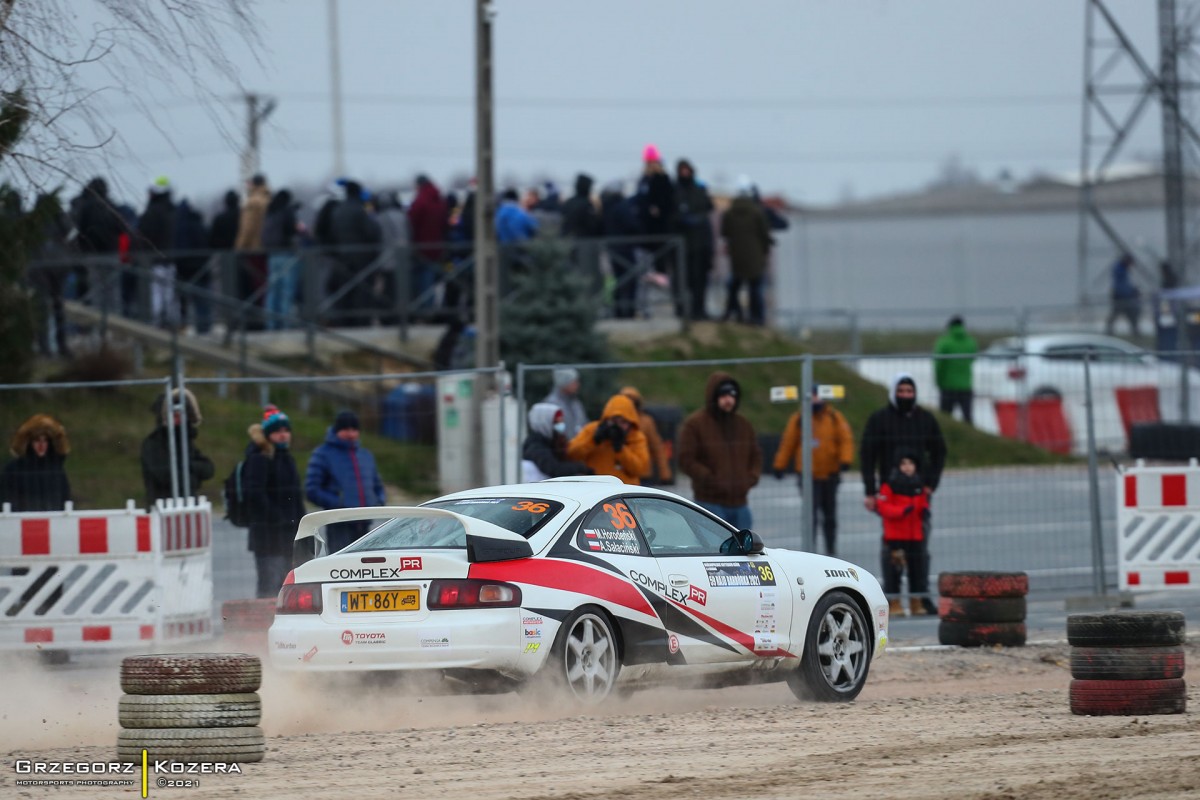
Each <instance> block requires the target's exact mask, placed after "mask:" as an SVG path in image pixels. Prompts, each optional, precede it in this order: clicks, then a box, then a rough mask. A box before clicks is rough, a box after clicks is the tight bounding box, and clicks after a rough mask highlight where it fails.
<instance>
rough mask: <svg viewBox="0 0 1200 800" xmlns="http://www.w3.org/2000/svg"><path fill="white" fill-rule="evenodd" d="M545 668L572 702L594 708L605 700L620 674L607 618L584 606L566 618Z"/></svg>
mask: <svg viewBox="0 0 1200 800" xmlns="http://www.w3.org/2000/svg"><path fill="white" fill-rule="evenodd" d="M545 668H546V669H549V670H550V672H549V673H548V674H549V676H550V677H551V678H552V679H553V680H554V681H555V683H557V684H558V685H559V686H561V687H562V688H563V689H565V690H566V692H567V695H568V696H569V697H570V698H571V699H572V700H573V701H575V702H576V703H579V704H581V705H588V706H594V705H599V704H600V703H602V702H604V701H605V700H607V699H608V698H609V696H610V695H612V694H613V689H614V686H615V684H616V682H617V674H618V673H619V672H620V671H621V657H620V652H619V648H618V646H617V635H616V633H615V632H614V631H613V627H612V625H611V624H610V623H609V621H608V618H607V617H605V616H604V614H603V613H602V612H601V611H600V610H599V609H595V608H588V607H584V608H581V609H579V610H577V611H576V612H575V613H573V614H572V615H571V616H569V617H567V621H566V622H564V623H563V626H562V628H561V629H560V630H559V632H558V636H557V637H556V638H555V640H554V647H552V648H551V649H550V660H549V662H548V663H547V664H546V666H545Z"/></svg>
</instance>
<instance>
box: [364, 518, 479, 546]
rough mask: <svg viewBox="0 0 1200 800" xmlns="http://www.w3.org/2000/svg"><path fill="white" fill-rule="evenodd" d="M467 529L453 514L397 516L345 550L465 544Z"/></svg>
mask: <svg viewBox="0 0 1200 800" xmlns="http://www.w3.org/2000/svg"><path fill="white" fill-rule="evenodd" d="M466 546H467V530H466V528H464V527H463V524H462V523H461V522H459V521H458V520H456V519H454V518H453V517H396V518H395V519H390V520H388V521H387V522H385V523H383V524H382V525H380V526H379V527H378V528H376V529H375V530H373V531H371V532H370V533H368V534H367V535H366V536H364V537H362V538H361V539H359V540H358V541H357V542H354V543H353V544H351V545H350V546H349V547H347V548H346V549H345V550H344V551H342V552H350V551H353V552H363V551H366V550H405V549H410V548H419V549H422V550H427V549H430V548H441V547H458V548H462V547H466Z"/></svg>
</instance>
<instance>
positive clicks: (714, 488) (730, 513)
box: [679, 372, 762, 530]
mask: <svg viewBox="0 0 1200 800" xmlns="http://www.w3.org/2000/svg"><path fill="white" fill-rule="evenodd" d="M741 394H742V388H741V386H739V385H738V382H737V381H735V380H734V379H733V376H731V375H729V374H728V373H725V372H714V373H713V374H712V375H710V376H708V384H707V385H706V386H705V389H704V408H702V409H700V410H698V411H695V412H693V413H692V414H690V415H689V416H688V418H687V419H685V420H684V421H683V425H682V426H681V427H680V429H679V469H680V471H682V472H683V473H684V474H686V475H687V476H688V477H689V478H691V479H692V496H693V497H694V498H695V500H696V503H697V504H699V505H700V506H703V507H704V508H705V509H707V510H708V511H711V512H712V513H714V514H716V515H717V516H718V517H720V518H721V519H723V520H725V521H726V522H728V523H729V524H730V525H734V526H736V527H737V528H738V529H739V530H744V529H747V528H750V527H751V525H752V524H753V518H752V517H751V514H750V505H749V502H748V500H747V496H748V495H749V493H750V489H751V488H752V487H754V486H755V485H756V484H757V483H758V478H759V475H761V474H762V450H761V449H759V446H758V436H757V435H756V434H755V433H754V427H753V426H751V425H750V422H749V421H748V420H747V419H746V418H745V417H743V416H742V415H741V414H739V413H737V409H738V404H739V403H740V399H741Z"/></svg>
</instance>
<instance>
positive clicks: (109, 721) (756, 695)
mask: <svg viewBox="0 0 1200 800" xmlns="http://www.w3.org/2000/svg"><path fill="white" fill-rule="evenodd" d="M1068 655H1069V649H1068V647H1067V646H1066V645H1065V644H1061V645H1059V644H1055V645H1038V646H1030V647H1025V648H1016V649H1009V650H936V649H935V650H923V651H916V652H895V651H893V652H889V653H887V654H886V655H884V656H882V657H880V658H878V659H877V660H876V661H875V664H874V666H873V669H872V673H871V677H870V680H869V682H868V685H867V688H866V689H865V690H864V691H863V693H862V695H861V696H860V697H859V699H858V700H857V701H855V702H854V703H851V704H845V705H826V704H814V703H799V702H796V701H795V700H794V699H793V697H792V695H791V693H790V692H789V691H788V689H787V688H786V687H785V686H784V685H783V684H769V685H764V686H754V687H743V688H736V689H723V690H703V691H702V690H688V691H684V690H657V691H652V692H643V693H639V694H636V695H634V696H633V698H632V699H629V700H625V701H621V702H615V703H613V704H612V705H611V706H607V707H604V708H603V709H601V710H598V711H596V710H594V711H589V712H587V713H586V714H581V713H579V712H578V711H574V710H572V709H570V708H569V707H566V706H565V705H564V704H563V703H561V702H555V701H553V700H543V701H540V702H539V701H532V702H531V701H530V700H528V699H525V698H521V697H519V696H517V695H515V694H505V695H493V696H486V697H467V696H462V695H431V694H427V693H416V692H414V691H413V690H412V689H411V688H404V687H400V686H395V685H390V686H389V685H379V684H370V685H368V684H364V683H363V682H361V681H359V680H356V679H355V680H350V681H346V680H341V683H340V685H338V686H334V685H333V684H332V681H330V682H327V683H323V684H322V683H318V684H312V683H305V684H297V683H295V682H293V681H291V680H288V679H285V678H282V677H280V676H276V675H271V674H268V676H267V677H266V680H265V681H264V686H263V689H262V696H263V703H264V708H265V715H264V720H263V727H264V728H265V730H266V732H267V735H268V740H267V746H268V752H267V756H266V759H265V760H264V761H263V762H262V763H260V764H248V765H245V766H244V768H243V769H244V773H243V774H242V775H203V776H191V777H192V778H193V779H196V780H198V782H199V786H198V787H194V788H187V789H184V788H178V789H177V788H158V787H157V786H155V785H154V778H155V776H153V775H152V776H151V787H150V795H151V796H153V797H164V796H167V795H170V794H176V795H177V796H182V797H186V798H201V797H234V796H239V797H253V798H256V799H258V798H261V799H262V800H270V799H271V798H289V800H294V798H298V797H317V796H325V797H330V796H332V797H353V798H356V800H359V799H362V800H365V799H366V798H397V797H405V798H407V797H413V798H416V797H421V798H427V797H437V796H443V795H450V796H456V797H463V796H465V797H470V798H472V799H473V800H500V798H555V800H584V799H585V798H607V797H614V798H615V797H624V798H652V797H653V798H658V797H661V796H670V797H702V798H706V800H719V799H720V798H745V797H755V798H795V797H805V796H813V797H821V798H875V797H878V798H923V799H925V798H955V799H956V800H963V799H966V798H977V799H979V800H983V798H988V799H989V800H1000V799H1002V798H1014V799H1015V798H1021V799H1022V800H1050V798H1055V799H1056V800H1057V799H1058V798H1128V797H1144V798H1185V797H1188V798H1190V797H1195V796H1197V793H1200V721H1198V719H1197V716H1196V714H1194V713H1189V714H1182V715H1172V716H1150V717H1096V718H1090V717H1078V716H1073V715H1072V714H1071V713H1070V711H1069V709H1068V704H1067V687H1068V683H1069V681H1070V675H1069V672H1068V668H1067V659H1068ZM1187 658H1188V661H1189V663H1192V664H1195V663H1200V662H1198V661H1197V659H1200V643H1198V642H1197V641H1196V640H1192V641H1191V643H1189V645H1188V651H1187ZM4 667H5V670H4V675H5V678H4V680H5V685H4V690H3V700H2V701H0V711H2V715H0V716H2V717H3V719H0V753H2V754H3V760H4V762H6V763H5V767H4V771H3V772H2V773H0V797H32V798H37V797H45V796H53V797H60V796H84V795H88V796H92V797H137V796H138V794H139V789H140V787H122V788H116V787H108V788H98V787H94V786H70V787H62V786H60V787H53V788H49V787H22V786H17V785H16V784H15V780H16V779H17V778H19V777H21V776H18V775H16V774H15V768H14V765H15V763H16V761H17V760H18V759H26V758H30V759H35V760H42V761H53V760H67V761H73V762H78V761H93V760H94V761H104V760H107V759H109V758H111V757H112V755H113V753H114V743H115V740H116V734H117V725H116V705H117V699H118V697H119V695H120V689H119V686H118V685H117V684H118V681H117V672H116V662H113V663H110V664H99V665H97V664H92V665H87V664H85V665H83V666H80V667H76V668H67V669H48V668H44V667H41V666H39V665H37V664H36V663H34V662H29V661H26V662H9V663H6V664H5V665H4ZM1198 702H1200V693H1198V691H1197V690H1196V689H1195V688H1190V691H1189V707H1190V708H1192V709H1195V708H1197V707H1198V706H1197V703H1198ZM177 777H182V776H177Z"/></svg>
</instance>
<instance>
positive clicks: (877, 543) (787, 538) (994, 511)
mask: <svg viewBox="0 0 1200 800" xmlns="http://www.w3.org/2000/svg"><path fill="white" fill-rule="evenodd" d="M1072 341H1073V343H1072ZM1072 341H1068V340H1050V341H1048V342H1041V341H1039V342H1034V341H1032V340H1031V341H1030V342H1028V344H1030V345H1034V344H1036V345H1037V349H1036V351H1035V350H1027V349H1026V348H1025V347H1024V346H1020V347H1016V348H1015V349H1013V348H1007V347H997V348H993V349H992V350H991V351H989V352H987V353H983V354H979V355H977V356H975V357H973V358H971V357H966V356H957V357H956V356H948V357H945V358H943V359H939V360H940V361H941V363H943V364H949V363H950V362H952V361H955V360H959V361H961V360H962V359H964V358H971V360H972V361H973V365H972V368H971V370H970V372H971V374H972V375H973V379H974V387H973V391H974V393H973V396H972V397H971V399H970V401H969V405H968V408H969V409H970V410H971V412H973V413H972V420H973V425H972V424H968V423H967V422H966V421H965V420H964V419H963V416H964V415H963V412H962V410H961V408H958V407H956V409H955V412H954V414H953V416H949V415H946V414H939V415H938V417H937V418H938V420H939V422H940V425H941V429H942V432H943V435H944V438H945V440H946V443H947V446H948V456H947V465H946V469H945V472H944V474H943V476H942V479H941V482H940V485H939V487H938V489H937V491H936V492H935V494H934V496H933V501H932V518H931V533H930V536H929V539H928V541H929V550H930V553H931V569H930V571H931V575H933V576H936V574H937V573H938V572H940V571H945V570H969V569H982V570H1024V571H1026V572H1028V573H1029V574H1030V577H1031V586H1032V588H1033V590H1034V591H1036V592H1052V593H1061V592H1073V591H1091V592H1095V593H1103V592H1105V591H1108V590H1109V589H1112V588H1113V587H1115V586H1116V576H1115V558H1114V552H1115V548H1114V542H1115V537H1116V530H1115V514H1116V500H1115V497H1114V486H1115V483H1116V481H1115V479H1114V474H1115V473H1116V472H1117V471H1120V470H1121V469H1122V468H1123V467H1122V465H1123V463H1128V462H1129V461H1130V460H1131V458H1132V457H1133V456H1139V457H1146V458H1174V459H1183V460H1186V458H1187V457H1188V455H1196V454H1198V453H1200V444H1198V443H1200V434H1198V433H1197V431H1200V428H1192V427H1191V426H1190V425H1188V424H1186V423H1188V422H1190V421H1193V420H1197V419H1200V370H1196V369H1193V368H1188V367H1186V366H1184V365H1182V364H1181V363H1179V361H1178V360H1177V358H1176V356H1177V354H1174V353H1159V354H1153V353H1146V352H1141V351H1138V350H1137V349H1136V348H1134V347H1132V346H1131V345H1123V346H1122V347H1121V348H1115V347H1111V345H1112V344H1113V343H1112V342H1107V341H1104V342H1100V341H1095V342H1091V343H1087V342H1082V343H1081V342H1080V341H1074V340H1072ZM1005 344H1008V343H1005ZM936 361H937V360H935V359H934V358H932V357H931V356H930V355H928V354H922V355H911V356H887V357H872V358H862V357H856V356H802V355H797V356H795V357H790V358H762V359H740V360H723V361H677V362H655V363H638V364H599V365H597V364H574V365H558V367H561V366H571V367H574V368H575V369H578V370H579V371H580V373H581V374H582V376H583V392H582V393H583V398H584V400H585V401H586V403H587V406H588V410H589V413H590V415H591V417H592V418H593V419H595V418H597V417H598V415H599V414H601V413H602V408H603V406H604V404H605V401H606V400H607V399H608V398H609V397H610V396H611V395H612V394H614V393H616V392H618V391H620V390H621V389H622V388H623V387H625V386H633V387H637V388H644V386H645V385H653V386H654V387H657V388H658V389H659V391H660V392H661V394H660V395H659V396H653V395H649V394H647V395H645V396H644V397H643V402H644V408H645V410H646V411H647V412H648V413H649V414H650V415H651V416H652V417H653V418H654V419H655V421H656V426H657V428H658V431H659V433H660V434H661V435H662V438H663V440H664V443H665V447H666V450H667V452H668V453H669V454H673V453H674V451H675V449H676V448H677V446H678V442H677V438H676V437H677V434H678V429H679V426H680V425H681V424H682V422H683V420H684V419H685V418H686V416H687V415H688V414H691V413H693V412H696V411H697V410H698V409H700V408H702V407H703V405H704V403H705V397H704V393H705V385H706V382H707V381H708V379H709V376H710V375H711V374H712V373H713V372H714V371H718V370H719V371H724V372H728V373H730V374H731V375H732V376H733V377H734V378H735V379H736V380H738V381H739V382H740V383H741V386H742V395H741V398H740V406H739V413H741V414H742V415H744V416H745V417H746V419H747V420H748V421H749V422H750V423H751V425H752V426H753V428H754V430H755V432H756V435H757V444H758V446H759V450H760V453H761V456H762V463H761V477H760V479H759V481H758V483H757V485H756V486H754V488H753V489H752V490H751V491H750V493H749V506H750V510H751V513H752V515H753V525H754V529H755V530H756V531H757V532H758V533H760V534H761V535H762V536H763V537H764V539H765V540H766V541H767V543H768V545H773V546H783V547H790V548H797V549H804V550H809V551H813V552H828V551H829V547H828V545H827V544H826V540H825V535H824V533H825V530H824V528H825V523H824V522H823V521H820V522H814V519H813V516H812V512H813V507H814V506H815V505H816V504H815V503H806V502H805V498H812V497H814V494H813V487H812V484H811V481H812V476H813V474H814V473H813V471H812V468H811V466H810V465H811V458H812V455H811V451H810V450H808V449H806V448H804V447H802V446H801V447H800V448H799V450H798V455H796V454H794V453H792V454H789V453H786V452H785V453H781V452H780V450H781V448H780V445H781V439H782V435H783V433H784V432H785V429H786V427H787V425H788V423H789V420H790V418H792V417H793V415H795V417H796V419H795V423H794V424H795V425H796V426H797V428H798V430H799V432H800V433H801V441H802V442H803V441H814V438H813V435H812V431H813V430H814V428H813V425H814V420H813V412H812V407H811V404H810V403H807V402H806V403H801V402H799V398H806V397H809V396H810V394H811V392H812V390H813V389H814V388H815V387H822V386H824V387H826V389H825V390H824V391H825V394H826V395H827V396H828V397H829V398H830V399H829V400H828V401H827V402H828V404H829V405H830V406H832V407H833V408H836V409H838V410H839V411H841V412H842V413H843V414H844V415H845V417H846V418H847V419H848V421H849V424H850V427H851V429H852V433H853V436H854V448H853V454H854V457H853V466H852V467H851V468H850V469H849V470H848V471H847V472H844V473H841V474H840V475H838V476H836V480H837V481H838V484H839V487H840V488H839V490H838V491H837V495H836V498H837V499H836V504H835V507H834V508H835V512H836V514H835V516H836V520H837V526H836V539H835V545H834V548H835V552H836V555H838V556H839V557H841V558H845V559H847V560H849V561H852V562H854V563H856V564H859V565H861V566H862V567H865V568H866V569H868V570H869V571H871V572H873V573H875V574H877V575H878V574H880V573H881V571H882V564H881V557H882V553H881V520H880V517H879V516H878V515H876V514H875V513H872V512H871V511H869V510H868V509H867V508H866V506H865V504H864V497H865V493H864V483H863V479H862V476H861V473H860V464H859V458H858V456H859V452H858V450H859V446H860V444H861V435H862V432H863V425H864V422H865V420H866V419H867V417H868V416H869V414H870V413H871V412H872V411H874V410H876V409H879V408H883V407H884V406H886V405H887V403H888V399H887V387H888V386H889V385H890V383H891V381H892V379H893V377H894V376H895V375H896V374H898V373H906V374H908V375H910V376H912V378H913V380H914V382H915V383H916V386H917V391H918V402H919V403H920V404H921V405H922V406H925V407H927V408H929V409H931V410H936V409H937V408H938V406H939V401H940V400H941V398H940V397H939V394H940V393H939V392H938V390H937V388H936V387H937V382H936V380H935V373H936V372H937V370H936V368H935V363H936ZM555 368H556V367H554V366H549V365H519V366H518V368H517V376H516V386H517V393H518V401H519V403H518V404H519V405H520V407H521V408H528V407H529V405H530V404H531V403H532V402H535V401H537V400H539V399H540V398H541V397H542V396H543V394H544V392H545V389H546V386H547V384H548V382H549V379H550V374H551V370H553V369H555ZM785 387H791V390H790V391H787V390H785ZM835 387H838V388H836V389H835ZM773 389H775V391H774V392H773ZM524 422H525V421H524V420H522V424H524ZM1189 447H1191V448H1194V451H1193V452H1188V451H1187V450H1188V448H1189ZM777 459H778V460H777ZM797 459H798V461H799V463H798V464H797ZM669 460H670V459H669ZM777 466H782V471H781V472H780V473H779V474H780V479H778V480H777V479H776V477H775V476H776V474H777V473H776V469H775V468H776V467H777ZM820 477H824V476H820ZM662 478H663V476H662V475H652V476H650V477H648V478H647V479H646V482H647V483H651V484H653V483H662V482H664V481H662ZM665 484H666V488H668V489H670V490H671V491H675V492H677V493H679V494H681V495H684V496H687V497H692V496H693V492H692V486H691V481H690V479H689V478H688V476H687V475H685V474H683V473H682V472H681V471H680V470H679V468H678V464H677V463H674V461H672V463H671V470H670V476H669V480H666V481H665ZM822 517H824V515H822ZM934 585H935V584H933V583H931V586H934Z"/></svg>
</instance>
